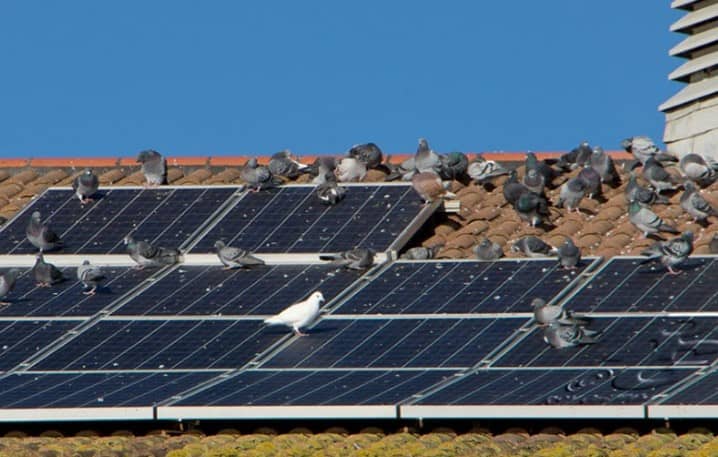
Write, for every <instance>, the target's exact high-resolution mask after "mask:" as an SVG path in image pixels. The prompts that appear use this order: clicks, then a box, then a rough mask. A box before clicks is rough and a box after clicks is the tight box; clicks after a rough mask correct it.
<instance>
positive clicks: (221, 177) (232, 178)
mask: <svg viewBox="0 0 718 457" xmlns="http://www.w3.org/2000/svg"><path fill="white" fill-rule="evenodd" d="M239 175H240V171H239V169H238V168H225V169H224V170H222V171H220V172H219V173H216V174H215V175H213V176H212V177H211V178H209V179H207V180H206V181H205V184H233V183H237V182H239V181H240V178H239Z"/></svg>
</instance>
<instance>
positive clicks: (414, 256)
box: [401, 246, 441, 260]
mask: <svg viewBox="0 0 718 457" xmlns="http://www.w3.org/2000/svg"><path fill="white" fill-rule="evenodd" d="M439 249H441V246H431V247H424V246H416V247H413V248H409V249H407V250H406V252H405V253H403V254H402V255H401V258H402V259H406V260H428V259H433V258H434V256H436V254H437V253H438V252H439Z"/></svg>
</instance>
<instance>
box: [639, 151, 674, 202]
mask: <svg viewBox="0 0 718 457" xmlns="http://www.w3.org/2000/svg"><path fill="white" fill-rule="evenodd" d="M642 173H643V177H644V178H645V180H646V181H648V182H649V183H650V184H651V187H653V188H654V189H655V190H656V192H658V193H660V192H662V191H664V190H674V189H676V188H678V187H680V185H681V183H682V181H681V179H679V178H678V177H676V176H674V175H672V174H670V173H668V172H667V171H666V170H665V168H663V165H661V163H660V162H658V161H657V160H656V159H654V158H652V157H649V158H648V159H646V163H644V164H643V172H642Z"/></svg>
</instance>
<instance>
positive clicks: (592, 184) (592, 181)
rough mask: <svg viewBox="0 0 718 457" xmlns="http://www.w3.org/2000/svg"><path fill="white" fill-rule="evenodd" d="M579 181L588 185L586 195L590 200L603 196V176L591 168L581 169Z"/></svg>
mask: <svg viewBox="0 0 718 457" xmlns="http://www.w3.org/2000/svg"><path fill="white" fill-rule="evenodd" d="M578 179H580V180H582V181H583V182H584V183H585V184H586V193H587V194H588V197H589V198H594V197H598V196H601V195H602V194H603V188H602V186H601V175H600V174H598V172H597V171H596V170H594V169H593V167H591V166H587V167H583V168H581V171H579V172H578Z"/></svg>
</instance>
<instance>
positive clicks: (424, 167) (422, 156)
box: [414, 138, 441, 174]
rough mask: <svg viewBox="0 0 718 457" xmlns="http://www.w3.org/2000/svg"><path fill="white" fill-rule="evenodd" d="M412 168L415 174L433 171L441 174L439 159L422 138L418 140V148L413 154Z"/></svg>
mask: <svg viewBox="0 0 718 457" xmlns="http://www.w3.org/2000/svg"><path fill="white" fill-rule="evenodd" d="M414 168H415V169H416V171H417V172H419V173H421V172H424V171H433V172H434V173H436V174H441V158H440V157H439V154H437V153H435V152H434V151H433V150H432V149H431V148H430V147H429V143H428V142H427V141H426V140H425V139H424V138H419V146H418V147H417V148H416V154H414Z"/></svg>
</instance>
